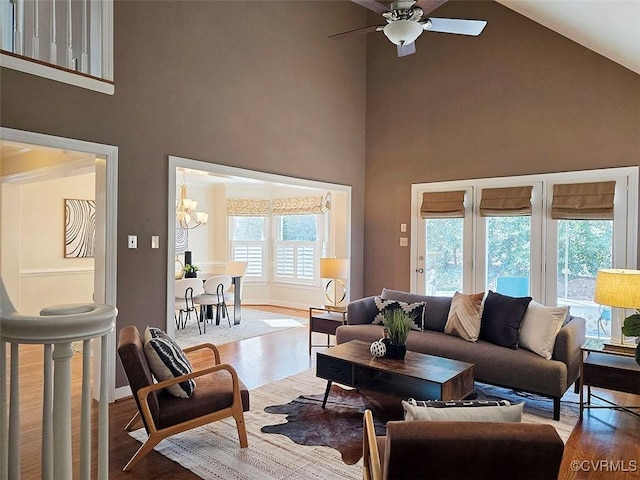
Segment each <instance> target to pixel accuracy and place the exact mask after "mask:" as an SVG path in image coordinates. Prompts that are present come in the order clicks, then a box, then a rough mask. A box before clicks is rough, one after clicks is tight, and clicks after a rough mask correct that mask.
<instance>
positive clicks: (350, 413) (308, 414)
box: [262, 371, 579, 464]
mask: <svg viewBox="0 0 640 480" xmlns="http://www.w3.org/2000/svg"><path fill="white" fill-rule="evenodd" d="M311 373H313V372H312V371H311ZM301 375H304V374H301ZM321 383H325V384H326V382H324V381H322V380H321ZM321 386H322V385H319V386H318V388H321ZM474 396H475V398H477V399H480V400H508V401H509V402H511V403H512V404H515V403H520V402H524V415H523V422H525V423H548V424H551V425H553V426H554V427H555V429H556V431H557V432H558V435H559V436H560V437H561V438H562V440H563V441H564V442H566V441H567V439H568V438H569V436H570V435H571V431H572V430H573V427H574V426H575V424H576V422H577V420H578V409H579V403H578V395H576V394H574V393H573V392H567V393H566V394H565V396H564V397H563V398H562V401H561V409H560V410H561V415H560V421H554V420H553V401H552V400H551V399H548V398H545V397H542V396H539V395H534V394H527V393H520V392H516V391H513V390H510V389H505V388H499V387H493V386H491V385H486V384H482V383H476V388H475V392H474ZM323 398H324V393H318V394H312V395H300V396H298V397H297V398H294V399H292V400H291V401H290V402H288V403H286V404H281V405H272V406H269V407H267V408H266V409H265V411H266V412H267V413H274V414H280V415H286V420H287V422H286V423H279V424H274V425H267V426H265V427H262V431H263V432H264V433H271V434H280V435H285V436H286V437H288V438H290V439H291V440H292V441H294V442H295V443H298V444H301V445H330V446H332V447H334V448H336V449H337V450H338V451H340V453H341V455H342V459H343V461H344V462H345V463H347V464H354V463H356V462H358V461H359V460H360V458H361V457H362V414H363V413H364V410H365V409H367V408H368V409H370V410H371V411H372V413H373V419H374V424H375V429H376V435H385V433H386V428H385V425H386V422H387V421H389V420H402V419H403V410H402V407H401V405H400V402H399V401H398V399H397V398H392V397H388V396H385V395H379V394H374V393H370V392H357V391H356V390H353V389H347V388H342V387H341V386H338V385H335V384H334V385H332V386H331V391H330V393H329V397H328V401H327V405H326V409H323V408H322V400H323ZM417 400H421V399H417Z"/></svg>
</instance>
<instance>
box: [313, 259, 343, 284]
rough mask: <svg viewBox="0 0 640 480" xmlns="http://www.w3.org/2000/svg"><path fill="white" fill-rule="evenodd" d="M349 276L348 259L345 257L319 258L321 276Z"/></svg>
mask: <svg viewBox="0 0 640 480" xmlns="http://www.w3.org/2000/svg"><path fill="white" fill-rule="evenodd" d="M348 276H349V260H347V259H346V258H321V259H320V277H321V278H342V279H344V278H347V277H348Z"/></svg>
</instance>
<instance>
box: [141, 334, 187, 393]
mask: <svg viewBox="0 0 640 480" xmlns="http://www.w3.org/2000/svg"><path fill="white" fill-rule="evenodd" d="M144 353H145V356H146V357H147V362H148V363H149V368H150V369H151V372H152V373H153V376H154V377H156V379H157V380H158V381H159V382H162V381H163V380H170V379H173V378H175V377H179V376H181V375H187V374H189V373H191V372H192V371H193V368H192V367H191V362H189V359H188V358H187V356H186V355H185V353H184V352H183V351H182V349H181V348H180V346H179V345H178V344H177V343H176V342H175V341H174V340H173V339H172V338H171V337H169V336H168V335H167V334H166V333H164V332H163V331H162V330H160V329H159V328H154V327H147V328H146V330H145V332H144ZM195 388H196V382H195V381H194V380H193V379H191V380H187V381H185V382H180V383H178V384H175V385H171V386H169V387H167V388H166V389H165V390H167V391H168V392H169V393H170V394H171V395H173V396H175V397H180V398H189V397H190V396H191V395H192V394H193V392H194V390H195Z"/></svg>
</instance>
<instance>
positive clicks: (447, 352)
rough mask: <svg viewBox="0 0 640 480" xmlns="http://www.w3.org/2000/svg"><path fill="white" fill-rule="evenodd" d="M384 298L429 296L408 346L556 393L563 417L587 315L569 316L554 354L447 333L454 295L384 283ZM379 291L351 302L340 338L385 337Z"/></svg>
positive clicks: (503, 382)
mask: <svg viewBox="0 0 640 480" xmlns="http://www.w3.org/2000/svg"><path fill="white" fill-rule="evenodd" d="M381 297H382V298H384V299H387V300H397V301H401V302H425V303H426V308H425V330H423V331H411V332H410V333H409V337H408V338H407V349H408V350H411V351H414V352H420V353H427V354H430V355H437V356H440V357H446V358H452V359H455V360H460V361H464V362H469V363H473V364H474V365H475V369H474V370H475V379H476V380H477V381H479V382H483V383H488V384H492V385H496V386H500V387H508V388H513V389H517V390H523V391H527V392H532V393H537V394H541V395H545V396H549V397H552V398H553V418H554V420H559V419H560V397H562V395H564V393H565V392H566V391H567V389H568V388H569V387H570V386H571V385H572V384H573V383H574V382H576V380H577V379H578V377H579V375H580V355H581V351H580V347H581V346H582V345H583V344H584V342H585V321H584V319H583V318H580V317H573V316H570V317H569V318H568V320H567V321H566V322H565V324H564V325H563V326H562V328H561V329H560V332H559V333H558V336H557V337H556V342H555V347H554V350H553V357H552V359H551V360H547V359H545V358H542V357H541V356H539V355H537V354H535V353H533V352H530V351H529V350H525V349H524V348H517V349H515V350H512V349H510V348H504V347H501V346H499V345H494V344H492V343H489V342H486V341H482V340H478V341H477V342H475V343H472V342H468V341H466V340H463V339H461V338H459V337H455V336H451V335H446V334H445V333H443V331H444V325H445V323H446V321H447V316H448V313H449V307H450V305H451V298H450V297H432V296H422V295H417V294H412V293H407V292H401V291H397V290H388V289H384V290H383V291H382V295H381ZM374 298H375V297H366V298H362V299H360V300H356V301H353V302H351V303H350V304H349V305H348V313H347V325H343V326H340V327H338V329H337V331H336V341H337V343H338V344H340V343H345V342H348V341H350V340H362V341H365V342H374V341H375V340H379V339H380V338H381V337H382V327H381V326H380V325H373V324H372V321H373V319H374V317H375V316H376V314H377V313H378V310H377V308H376V306H375V303H374Z"/></svg>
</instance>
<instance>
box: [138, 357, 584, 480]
mask: <svg viewBox="0 0 640 480" xmlns="http://www.w3.org/2000/svg"><path fill="white" fill-rule="evenodd" d="M325 386H326V382H325V381H324V380H322V379H320V378H317V377H316V376H315V371H314V370H313V369H312V370H308V371H305V372H303V373H300V374H297V375H293V376H291V377H287V378H285V379H283V380H280V381H278V382H274V383H272V384H269V385H265V386H262V387H259V388H256V389H254V390H251V392H250V403H251V410H250V411H249V412H246V413H245V423H246V426H247V435H248V439H249V447H248V448H245V449H241V448H239V444H238V434H237V431H236V427H235V422H234V421H233V419H225V420H222V421H219V422H215V423H212V424H210V425H205V426H203V427H199V428H197V429H194V430H191V431H188V432H183V433H181V434H178V435H174V436H172V437H170V438H168V439H165V440H163V441H162V442H161V443H160V444H159V445H158V446H156V448H155V450H157V451H158V452H159V453H161V454H162V455H165V456H166V457H168V458H170V459H171V460H173V461H175V462H177V463H179V464H180V465H182V466H183V467H185V468H187V469H189V470H191V471H192V472H193V473H194V474H196V475H198V476H200V477H201V478H204V479H228V478H233V479H237V480H245V479H246V480H250V479H251V480H253V479H265V480H272V479H286V480H289V479H292V480H293V479H298V478H305V479H307V478H309V479H317V480H320V479H327V480H332V479H351V478H353V479H356V478H361V477H362V466H361V460H359V461H358V462H357V463H355V464H353V465H347V464H346V463H345V461H344V460H343V458H345V459H348V461H349V462H352V461H354V460H353V457H354V456H359V454H360V449H361V448H362V447H361V442H362V411H364V408H365V407H371V408H373V410H374V419H375V418H376V417H378V418H377V420H378V423H377V426H376V431H377V433H379V434H383V432H384V430H383V428H384V427H383V423H384V421H386V420H388V419H391V418H395V417H396V416H397V415H400V416H401V412H400V410H399V409H398V408H397V403H396V406H395V407H394V406H393V405H389V402H388V397H384V396H375V395H371V394H363V395H360V394H359V393H358V392H356V391H354V390H350V389H342V388H341V387H339V386H337V385H336V386H334V387H332V391H331V394H330V397H329V402H328V403H327V408H326V410H325V413H324V418H323V420H315V421H314V422H312V423H309V422H308V421H304V419H303V421H301V422H297V423H298V428H297V429H298V431H302V430H304V431H307V432H309V431H310V432H311V433H314V432H317V431H320V430H323V429H327V430H329V429H331V430H332V431H333V432H334V434H333V435H331V436H327V437H325V440H324V441H323V443H325V444H328V445H331V446H333V447H339V448H343V447H341V446H340V445H341V444H343V443H346V442H342V439H343V438H347V437H349V438H351V439H352V440H351V444H350V445H346V448H343V450H344V451H347V452H348V453H347V454H346V455H345V454H344V452H342V453H341V452H339V451H338V450H336V449H334V448H330V447H329V446H321V445H314V444H311V445H300V444H298V443H296V442H294V441H293V440H291V439H290V438H289V437H288V436H285V435H282V434H273V433H265V432H263V429H264V428H265V427H266V429H267V430H271V429H272V428H273V427H274V426H277V425H281V424H285V423H290V422H292V421H293V423H296V422H295V421H294V420H293V419H292V417H291V413H280V412H278V413H276V412H277V411H278V409H279V408H280V406H287V405H289V404H290V403H294V402H292V401H295V400H296V399H298V398H301V397H302V398H303V400H302V401H301V402H300V403H302V404H303V405H305V404H306V405H311V406H312V407H314V408H319V407H320V403H321V400H322V396H323V395H324V389H325ZM494 396H497V397H499V398H505V399H507V400H509V401H514V402H517V401H522V400H523V399H524V401H525V415H524V421H525V422H529V423H548V424H551V425H553V426H554V427H555V428H556V430H557V431H558V433H559V435H560V437H562V439H563V440H564V441H566V440H567V439H568V437H569V435H570V433H571V431H572V429H573V426H574V425H575V423H576V421H577V415H578V414H577V412H578V403H577V402H578V397H577V395H575V394H574V393H573V392H567V394H566V395H565V396H564V397H563V399H562V407H561V420H560V421H559V422H556V421H553V420H552V411H553V407H552V403H553V402H552V401H551V400H546V399H543V398H542V397H539V398H528V397H529V396H527V397H523V396H521V395H518V394H517V393H515V392H513V391H511V390H507V389H500V388H497V387H491V386H488V385H486V386H485V385H480V388H478V398H484V397H486V398H494ZM358 398H359V400H358ZM396 401H397V400H396ZM342 402H344V403H342ZM296 403H298V402H296ZM345 404H346V405H345ZM349 405H353V407H349ZM274 406H276V407H277V408H275V410H274V408H271V407H274ZM284 408H288V407H284ZM350 408H351V410H354V409H355V410H357V413H354V412H353V411H352V412H348V410H349V409H350ZM265 410H267V411H265ZM343 410H344V411H345V412H346V413H341V412H343ZM282 411H284V409H283V410H282ZM269 412H273V413H269ZM293 413H295V412H293ZM322 415H323V414H322V413H321V414H320V418H322ZM288 416H289V419H288V418H287V417H288ZM317 418H318V415H316V419H317ZM344 418H349V419H350V421H344ZM332 419H333V420H334V421H335V422H336V423H337V426H336V425H334V424H332ZM316 421H317V422H323V423H320V424H319V423H316ZM319 425H321V426H319ZM131 436H132V437H134V438H136V439H137V440H138V441H143V440H144V439H145V438H146V433H145V431H144V429H139V430H136V431H135V432H132V433H131ZM310 438H311V440H309V442H310V443H312V442H313V441H315V440H316V438H314V437H313V435H312V436H311V437H310ZM296 441H298V440H296ZM305 441H306V440H305Z"/></svg>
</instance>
